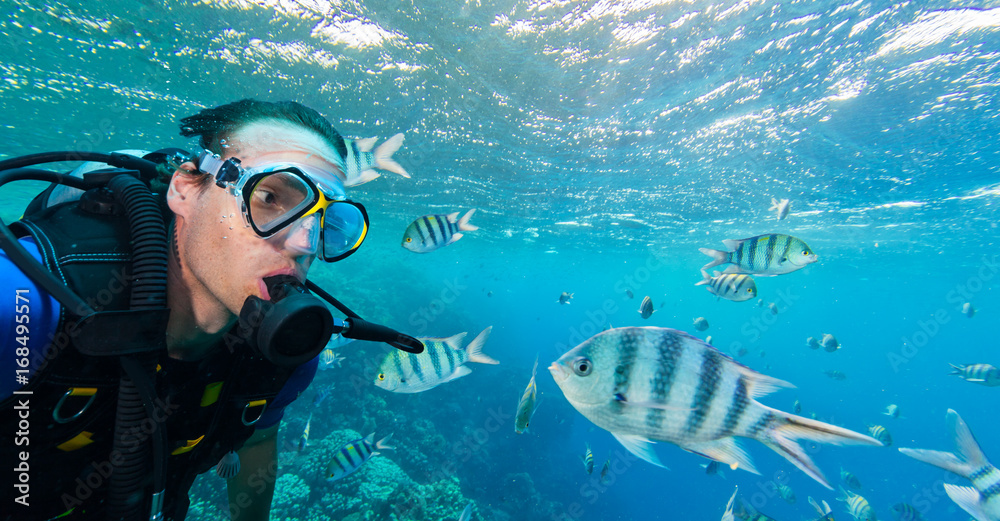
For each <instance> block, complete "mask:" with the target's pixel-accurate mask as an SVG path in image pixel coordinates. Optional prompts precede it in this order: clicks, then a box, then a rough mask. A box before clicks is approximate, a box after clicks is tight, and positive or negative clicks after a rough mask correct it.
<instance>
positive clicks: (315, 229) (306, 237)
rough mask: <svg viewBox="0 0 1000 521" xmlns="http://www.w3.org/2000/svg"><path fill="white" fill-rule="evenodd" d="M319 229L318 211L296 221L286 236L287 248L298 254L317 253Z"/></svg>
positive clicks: (310, 254) (309, 254)
mask: <svg viewBox="0 0 1000 521" xmlns="http://www.w3.org/2000/svg"><path fill="white" fill-rule="evenodd" d="M319 229H320V222H319V214H318V213H314V214H312V215H310V216H308V217H303V218H302V219H299V220H298V221H295V223H294V224H292V227H291V228H290V229H289V230H288V235H287V236H286V237H285V249H286V250H289V251H291V252H293V253H295V254H296V255H308V256H313V255H316V252H317V251H319Z"/></svg>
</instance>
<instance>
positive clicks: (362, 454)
mask: <svg viewBox="0 0 1000 521" xmlns="http://www.w3.org/2000/svg"><path fill="white" fill-rule="evenodd" d="M391 437H392V434H390V435H388V436H386V437H385V438H382V439H381V440H378V441H377V442H376V441H375V433H374V432H373V433H371V434H369V435H368V436H365V437H364V438H358V439H356V440H354V441H349V442H347V443H345V444H344V445H343V446H341V447H340V448H339V449H337V452H335V453H334V454H333V458H332V459H331V460H330V465H329V466H328V467H327V471H326V480H327V481H337V480H338V479H341V478H343V477H345V476H347V475H348V474H350V473H352V472H354V471H355V470H358V469H359V468H361V466H362V465H364V464H365V462H367V461H368V460H370V459H372V457H373V456H378V454H379V452H378V451H379V450H387V449H395V448H396V447H393V446H391V445H388V444H386V441H388V440H389V438H391Z"/></svg>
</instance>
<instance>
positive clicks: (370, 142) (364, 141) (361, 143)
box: [354, 137, 378, 152]
mask: <svg viewBox="0 0 1000 521" xmlns="http://www.w3.org/2000/svg"><path fill="white" fill-rule="evenodd" d="M376 141H378V137H366V138H361V139H355V140H354V144H355V145H358V150H360V151H362V152H370V151H371V149H372V147H374V146H375V142H376Z"/></svg>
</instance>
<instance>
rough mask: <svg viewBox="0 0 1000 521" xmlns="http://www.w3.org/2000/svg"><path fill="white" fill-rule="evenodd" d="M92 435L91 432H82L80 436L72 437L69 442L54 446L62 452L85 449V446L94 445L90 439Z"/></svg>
mask: <svg viewBox="0 0 1000 521" xmlns="http://www.w3.org/2000/svg"><path fill="white" fill-rule="evenodd" d="M93 435H94V433H92V432H87V431H83V432H81V433H80V434H77V435H76V436H73V438H71V439H70V440H68V441H64V442H62V443H60V444H59V445H56V448H57V449H59V450H61V451H64V452H70V451H74V450H76V449H79V448H81V447H86V446H87V445H90V444H91V443H94V440H92V439H90V437H91V436H93Z"/></svg>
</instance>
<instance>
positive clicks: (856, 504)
mask: <svg viewBox="0 0 1000 521" xmlns="http://www.w3.org/2000/svg"><path fill="white" fill-rule="evenodd" d="M837 501H843V502H844V503H847V513H848V514H850V515H851V517H853V518H854V519H856V520H857V521H876V520H875V512H874V511H873V510H872V506H871V505H869V504H868V500H867V499H865V498H864V497H862V496H860V495H858V494H855V493H854V492H851V491H849V490H844V488H843V487H841V488H840V497H838V498H837Z"/></svg>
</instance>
